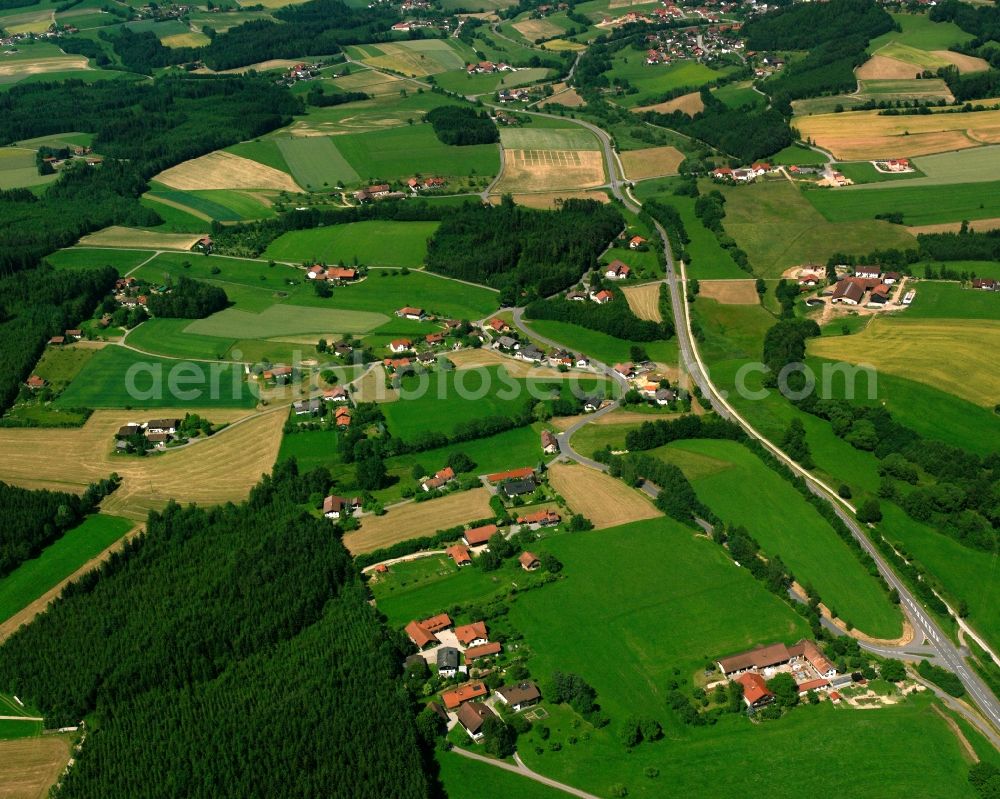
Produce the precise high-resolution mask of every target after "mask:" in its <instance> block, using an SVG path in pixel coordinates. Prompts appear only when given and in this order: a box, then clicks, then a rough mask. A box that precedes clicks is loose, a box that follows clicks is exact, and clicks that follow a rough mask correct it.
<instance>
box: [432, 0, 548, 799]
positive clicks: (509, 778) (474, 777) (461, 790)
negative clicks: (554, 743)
mask: <svg viewBox="0 0 1000 799" xmlns="http://www.w3.org/2000/svg"><path fill="white" fill-rule="evenodd" d="M444 5H445V6H447V5H448V0H445V3H444ZM473 5H475V4H473ZM462 7H463V8H467V7H468V6H467V5H466V4H464V3H463V5H462ZM436 756H437V762H438V767H439V773H438V777H439V778H440V780H441V782H442V784H443V785H444V787H445V791H446V792H447V794H448V796H456V797H457V796H476V797H477V799H511V797H514V796H516V797H518V799H565V796H566V794H564V793H563V792H562V791H559V790H556V789H555V788H549V787H547V786H545V785H542V784H541V783H538V782H535V781H534V780H528V779H525V778H524V777H522V776H520V775H518V774H511V773H510V772H508V771H504V770H503V769H499V768H496V767H494V766H491V765H490V764H489V763H478V762H476V761H475V760H469V759H468V758H466V757H461V756H460V755H457V754H454V753H453V752H445V751H440V752H438V753H437V755H436Z"/></svg>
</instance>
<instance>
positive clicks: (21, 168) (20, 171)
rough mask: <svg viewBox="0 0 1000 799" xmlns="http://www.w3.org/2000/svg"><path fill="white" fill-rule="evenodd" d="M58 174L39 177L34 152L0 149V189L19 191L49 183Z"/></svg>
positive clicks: (7, 148)
mask: <svg viewBox="0 0 1000 799" xmlns="http://www.w3.org/2000/svg"><path fill="white" fill-rule="evenodd" d="M58 177H59V175H58V174H52V175H39V174H38V167H37V166H35V151H34V150H28V149H26V148H20V147H3V148H0V189H21V188H26V187H28V186H40V185H42V184H45V183H51V182H52V181H54V180H56V179H57V178H58Z"/></svg>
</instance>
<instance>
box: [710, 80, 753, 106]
mask: <svg viewBox="0 0 1000 799" xmlns="http://www.w3.org/2000/svg"><path fill="white" fill-rule="evenodd" d="M712 94H714V95H715V96H716V97H717V98H718V99H719V100H721V101H722V102H723V103H725V104H726V105H727V106H728V107H729V108H742V107H743V106H746V105H750V106H757V105H763V104H764V103H765V101H766V98H765V97H764V96H763V95H761V94H759V93H758V92H757V91H755V90H754V88H753V87H752V86H751V84H750V82H749V81H740V82H738V83H728V84H726V85H725V86H720V87H719V88H718V89H712Z"/></svg>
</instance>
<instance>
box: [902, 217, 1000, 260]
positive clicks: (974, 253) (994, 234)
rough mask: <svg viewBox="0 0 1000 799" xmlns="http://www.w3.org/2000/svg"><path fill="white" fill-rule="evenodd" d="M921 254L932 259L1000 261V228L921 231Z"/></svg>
mask: <svg viewBox="0 0 1000 799" xmlns="http://www.w3.org/2000/svg"><path fill="white" fill-rule="evenodd" d="M917 244H918V245H919V247H920V253H921V255H922V256H923V257H924V258H926V259H928V260H932V261H1000V230H987V231H982V232H980V231H971V230H969V229H968V226H965V225H963V229H962V231H961V232H959V233H921V234H920V235H918V236H917Z"/></svg>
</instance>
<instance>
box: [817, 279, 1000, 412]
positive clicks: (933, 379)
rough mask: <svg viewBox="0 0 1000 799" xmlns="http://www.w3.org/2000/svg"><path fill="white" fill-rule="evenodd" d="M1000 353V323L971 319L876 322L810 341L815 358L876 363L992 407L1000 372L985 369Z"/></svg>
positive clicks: (999, 390) (999, 398) (996, 399)
mask: <svg viewBox="0 0 1000 799" xmlns="http://www.w3.org/2000/svg"><path fill="white" fill-rule="evenodd" d="M970 291H971V289H970ZM998 349H1000V321H993V320H971V319H942V320H913V321H909V320H906V319H874V320H873V321H872V322H871V324H869V325H868V327H866V328H865V329H864V330H863V331H862V332H860V333H856V334H854V335H853V336H830V337H829V338H826V337H824V338H822V339H814V340H812V341H810V342H809V354H810V355H818V356H820V357H824V358H830V359H833V360H843V361H849V362H851V363H870V364H871V365H872V366H874V367H875V368H876V369H878V370H881V371H885V372H888V373H889V374H896V375H900V376H901V377H906V378H908V379H910V380H916V381H918V382H921V383H926V384H927V385H929V386H933V387H934V388H938V389H940V390H942V391H947V392H948V393H949V394H954V395H955V396H958V397H962V398H963V399H967V400H969V401H970V402H974V403H975V404H976V405H982V406H983V407H989V408H992V407H993V406H994V405H996V404H997V403H998V402H1000V372H998V371H997V370H996V369H984V368H983V353H984V352H997V351H998Z"/></svg>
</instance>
